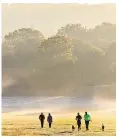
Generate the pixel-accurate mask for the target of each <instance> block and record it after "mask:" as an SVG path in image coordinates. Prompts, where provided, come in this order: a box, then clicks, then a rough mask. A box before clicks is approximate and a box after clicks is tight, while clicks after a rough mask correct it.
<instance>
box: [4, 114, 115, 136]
mask: <svg viewBox="0 0 117 137" xmlns="http://www.w3.org/2000/svg"><path fill="white" fill-rule="evenodd" d="M103 122H104V125H105V131H104V132H103V131H101V120H100V119H98V118H94V119H93V120H92V122H90V127H89V131H85V125H84V120H82V130H81V131H77V125H76V121H75V120H74V117H69V118H65V117H61V118H58V117H57V118H54V122H53V125H52V128H51V129H49V128H48V125H47V122H46V120H45V125H44V128H43V129H41V128H40V123H39V120H38V116H10V117H9V116H8V117H6V116H3V118H2V135H3V136H13V135H15V136H20V135H29V136H66V135H68V136H69V135H70V136H78V135H79V136H80V135H82V136H89V135H92V136H99V135H100V136H105V135H107V136H115V135H116V120H115V117H111V119H108V118H105V119H103ZM72 124H73V125H74V126H75V127H76V129H75V131H73V132H72V130H71V126H72Z"/></svg>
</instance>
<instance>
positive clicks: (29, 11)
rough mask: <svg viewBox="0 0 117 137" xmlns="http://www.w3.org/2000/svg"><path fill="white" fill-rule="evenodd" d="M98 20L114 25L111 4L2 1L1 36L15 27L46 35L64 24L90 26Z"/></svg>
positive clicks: (114, 20) (112, 5) (96, 23)
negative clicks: (15, 2) (10, 2)
mask: <svg viewBox="0 0 117 137" xmlns="http://www.w3.org/2000/svg"><path fill="white" fill-rule="evenodd" d="M102 22H110V23H114V24H115V22H116V5H115V4H96V5H89V4H11V5H8V4H2V30H3V36H4V35H5V34H7V33H9V32H12V31H14V30H16V29H20V28H25V27H26V28H27V27H29V28H30V27H32V28H34V29H37V30H40V31H41V32H42V33H43V34H44V36H45V37H49V36H51V35H55V34H56V32H57V30H58V29H59V28H60V27H62V26H65V25H66V24H68V23H74V24H75V23H80V24H82V25H83V26H86V27H88V28H92V27H94V26H95V25H98V24H101V23H102ZM48 26H49V27H48Z"/></svg>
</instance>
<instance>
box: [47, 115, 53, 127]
mask: <svg viewBox="0 0 117 137" xmlns="http://www.w3.org/2000/svg"><path fill="white" fill-rule="evenodd" d="M47 121H48V124H49V128H51V125H52V116H51V114H50V113H49V114H48V117H47Z"/></svg>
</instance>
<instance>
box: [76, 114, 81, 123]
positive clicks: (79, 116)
mask: <svg viewBox="0 0 117 137" xmlns="http://www.w3.org/2000/svg"><path fill="white" fill-rule="evenodd" d="M81 119H82V117H81V115H77V116H76V120H77V124H78V123H81Z"/></svg>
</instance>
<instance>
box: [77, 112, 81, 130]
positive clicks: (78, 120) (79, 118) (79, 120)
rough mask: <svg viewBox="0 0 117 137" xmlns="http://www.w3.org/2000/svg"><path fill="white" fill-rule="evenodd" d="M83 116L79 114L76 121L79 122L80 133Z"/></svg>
mask: <svg viewBox="0 0 117 137" xmlns="http://www.w3.org/2000/svg"><path fill="white" fill-rule="evenodd" d="M81 119H82V117H81V115H80V114H79V113H78V114H77V116H76V120H77V125H78V131H79V130H80V129H81Z"/></svg>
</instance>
